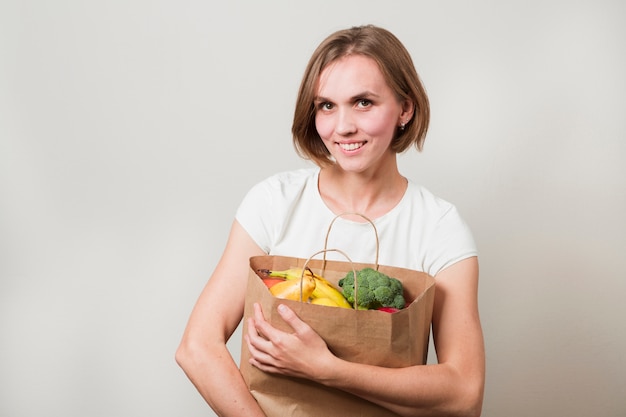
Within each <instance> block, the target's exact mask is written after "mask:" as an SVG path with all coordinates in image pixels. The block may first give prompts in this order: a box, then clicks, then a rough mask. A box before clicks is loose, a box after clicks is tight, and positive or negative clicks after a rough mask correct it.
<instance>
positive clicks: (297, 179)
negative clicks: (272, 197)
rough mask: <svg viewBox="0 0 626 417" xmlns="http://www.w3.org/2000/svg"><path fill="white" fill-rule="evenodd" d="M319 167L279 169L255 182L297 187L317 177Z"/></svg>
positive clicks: (271, 185) (263, 184)
mask: <svg viewBox="0 0 626 417" xmlns="http://www.w3.org/2000/svg"><path fill="white" fill-rule="evenodd" d="M318 172H319V168H300V169H295V170H290V171H281V172H278V173H275V174H272V175H271V176H269V177H267V178H265V179H264V180H262V181H261V182H259V183H258V184H257V186H264V187H269V188H277V189H285V188H299V187H302V186H305V185H306V184H307V183H309V182H311V181H315V180H316V179H317V174H318Z"/></svg>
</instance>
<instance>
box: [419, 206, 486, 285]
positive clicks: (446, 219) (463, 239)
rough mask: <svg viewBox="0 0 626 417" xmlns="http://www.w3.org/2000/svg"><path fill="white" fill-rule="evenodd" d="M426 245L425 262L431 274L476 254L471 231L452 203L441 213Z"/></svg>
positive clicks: (435, 273) (433, 274) (434, 274)
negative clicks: (427, 248)
mask: <svg viewBox="0 0 626 417" xmlns="http://www.w3.org/2000/svg"><path fill="white" fill-rule="evenodd" d="M428 247H429V250H428V255H427V257H426V262H425V263H426V265H428V273H429V274H430V275H432V276H436V275H437V274H438V273H439V272H440V271H442V270H443V269H445V268H447V267H449V266H450V265H452V264H454V263H456V262H459V261H462V260H463V259H467V258H470V257H473V256H477V255H478V250H477V247H476V242H475V241H474V237H473V235H472V232H471V230H470V228H469V226H468V224H467V223H466V222H465V221H464V220H463V218H462V217H461V216H460V214H459V212H458V210H457V209H456V207H455V206H454V205H450V206H449V207H448V209H447V210H446V211H445V212H443V213H442V215H441V217H440V218H439V220H438V222H437V224H436V226H435V228H434V230H433V233H432V235H431V241H430V242H429V245H428Z"/></svg>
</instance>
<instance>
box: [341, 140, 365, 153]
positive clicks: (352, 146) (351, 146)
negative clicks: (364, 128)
mask: <svg viewBox="0 0 626 417" xmlns="http://www.w3.org/2000/svg"><path fill="white" fill-rule="evenodd" d="M339 146H341V149H343V150H346V151H354V150H355V149H359V148H360V147H361V146H363V143H362V142H359V143H340V144H339Z"/></svg>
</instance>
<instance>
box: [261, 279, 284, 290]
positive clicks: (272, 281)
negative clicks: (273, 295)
mask: <svg viewBox="0 0 626 417" xmlns="http://www.w3.org/2000/svg"><path fill="white" fill-rule="evenodd" d="M283 281H285V280H284V279H281V278H263V283H264V284H265V285H266V286H267V288H272V286H273V285H274V284H278V283H279V282H283Z"/></svg>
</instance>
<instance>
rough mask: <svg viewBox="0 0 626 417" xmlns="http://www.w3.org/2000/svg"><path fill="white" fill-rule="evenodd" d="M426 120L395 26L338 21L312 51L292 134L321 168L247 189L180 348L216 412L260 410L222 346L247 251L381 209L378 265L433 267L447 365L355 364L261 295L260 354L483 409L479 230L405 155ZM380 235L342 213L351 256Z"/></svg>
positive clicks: (273, 368) (342, 240)
mask: <svg viewBox="0 0 626 417" xmlns="http://www.w3.org/2000/svg"><path fill="white" fill-rule="evenodd" d="M428 121H429V107H428V99H427V96H426V93H425V91H424V89H423V87H422V84H421V82H420V80H419V77H418V75H417V73H416V71H415V69H414V67H413V63H412V60H411V58H410V56H409V54H408V52H407V51H406V50H405V48H404V47H403V45H402V44H401V43H400V42H399V41H398V39H397V38H396V37H395V36H394V35H393V34H391V33H390V32H388V31H386V30H384V29H382V28H378V27H375V26H363V27H355V28H351V29H347V30H342V31H338V32H336V33H334V34H332V35H330V36H329V37H328V38H327V39H326V40H325V41H323V42H322V44H321V45H320V46H319V47H318V49H317V50H316V51H315V52H314V54H313V56H312V57H311V60H310V62H309V65H308V67H307V69H306V71H305V75H304V78H303V81H302V85H301V87H300V91H299V95H298V101H297V104H296V109H295V116H294V124H293V128H292V132H293V137H294V143H295V145H296V148H297V150H298V152H299V153H300V154H301V155H302V156H303V157H305V158H308V159H310V160H312V161H314V162H315V163H316V165H317V166H318V167H316V168H311V169H301V170H296V171H292V172H285V173H279V174H277V175H275V176H273V177H271V178H269V179H267V180H265V181H263V182H261V183H260V184H258V185H257V186H255V187H253V189H251V190H250V192H249V193H248V195H247V196H246V198H245V199H244V201H243V202H242V204H241V205H240V207H239V209H238V211H237V215H236V219H235V221H234V222H233V225H232V229H231V233H230V236H229V239H228V242H227V245H226V248H225V250H224V253H223V255H222V258H221V259H220V261H219V263H218V265H217V267H216V269H215V271H214V273H213V275H212V277H211V279H210V280H209V282H208V283H207V285H206V287H205V289H204V290H203V291H202V293H201V295H200V298H199V300H198V302H197V304H196V306H195V307H194V310H193V312H192V314H191V318H190V320H189V323H188V326H187V328H186V330H185V333H184V336H183V340H182V342H181V344H180V347H179V349H178V351H177V354H176V359H177V361H178V363H179V364H180V365H181V366H182V368H183V369H184V371H185V372H186V373H187V375H188V377H189V378H190V379H191V381H192V382H193V384H194V385H195V386H196V387H197V389H198V390H199V392H200V393H201V395H202V396H203V397H204V398H205V400H206V401H207V402H208V403H209V405H210V406H211V407H212V408H213V409H214V410H215V411H216V412H217V413H218V414H219V415H223V416H244V415H245V416H263V415H264V414H263V412H262V411H261V410H260V409H259V407H258V405H257V404H256V402H255V400H254V398H253V397H252V396H251V394H250V393H249V392H248V390H247V388H246V385H245V383H244V381H243V379H242V377H241V374H240V373H239V370H238V368H237V366H236V363H235V362H234V361H233V359H232V357H231V356H230V354H229V352H228V350H227V349H226V342H227V340H228V338H229V337H230V336H231V334H232V333H233V331H234V330H235V329H236V327H237V325H238V324H239V323H240V321H241V319H242V316H243V306H244V298H245V293H244V290H243V289H244V288H245V287H246V282H247V281H246V280H247V276H248V268H249V266H248V265H249V262H248V260H249V258H250V257H251V256H256V255H266V254H272V255H284V256H292V257H300V258H308V257H309V256H310V255H312V254H313V253H315V252H317V251H318V250H319V249H321V247H322V245H323V239H324V235H325V232H326V230H327V227H328V225H329V224H330V222H331V221H332V219H333V218H334V217H335V216H336V215H337V214H341V213H360V214H362V215H364V216H366V217H367V218H369V219H372V220H373V222H374V224H375V225H376V229H377V231H378V233H379V238H380V254H379V263H380V264H383V265H392V266H397V267H403V268H408V269H416V270H422V271H425V272H428V273H429V274H431V275H433V276H434V277H435V280H436V291H435V303H434V311H433V339H434V344H435V348H436V352H437V358H438V363H437V364H435V365H419V366H412V367H407V368H399V369H390V368H382V367H376V366H369V365H362V364H357V363H350V362H346V361H344V360H341V359H339V358H337V357H336V356H334V355H333V354H332V353H331V352H330V351H329V350H328V348H327V347H326V344H325V343H324V341H323V340H322V339H321V338H320V337H319V336H318V335H317V334H316V333H315V332H314V331H312V329H311V328H310V327H309V326H308V325H307V324H306V323H304V322H303V321H301V320H300V319H299V318H298V317H297V316H296V315H295V314H294V313H293V311H292V310H290V309H289V308H286V307H285V308H282V309H279V310H280V311H281V316H282V317H283V319H284V320H285V321H286V322H287V323H289V324H290V325H291V327H292V328H293V332H289V333H284V332H282V331H279V330H277V329H275V328H273V327H272V326H271V325H269V324H268V323H267V322H266V321H265V320H264V318H263V313H262V311H261V310H260V308H258V306H256V308H255V316H254V317H253V318H251V319H250V322H249V331H248V333H247V334H246V335H245V338H246V343H247V344H248V348H249V349H250V352H251V356H252V358H251V363H252V365H254V366H256V367H258V368H259V369H261V370H263V371H265V372H272V373H278V374H284V375H290V376H297V377H302V378H308V379H311V380H314V381H316V382H318V383H321V384H325V385H327V386H330V387H334V388H338V389H341V390H344V391H347V392H350V393H352V394H355V395H357V396H360V397H362V398H364V399H367V400H369V401H371V402H374V403H376V404H379V405H381V406H383V407H385V408H388V409H390V410H392V411H394V412H396V413H397V414H399V415H405V416H411V415H420V416H426V415H464V416H465V415H466V416H478V415H480V412H481V407H482V398H483V387H484V374H485V371H484V347H483V338H482V330H481V325H480V320H479V315H478V302H477V290H478V261H477V256H476V249H475V246H474V242H473V240H472V236H471V232H470V231H469V229H468V228H467V226H466V224H465V223H464V222H463V220H462V219H461V217H460V216H459V215H458V213H457V211H456V209H455V208H454V206H452V205H451V204H449V203H447V202H445V201H443V200H441V199H438V198H437V197H435V196H434V195H432V194H431V193H429V192H428V191H427V190H426V189H425V188H423V187H421V186H419V185H417V184H415V183H413V182H411V181H408V180H407V179H406V178H405V177H403V176H402V175H401V174H400V172H399V170H398V166H397V158H396V156H397V154H398V153H399V152H403V151H405V150H407V149H408V148H409V147H411V146H412V145H414V146H416V147H417V148H418V149H421V147H422V144H423V141H424V137H425V135H426V131H427V128H428ZM372 233H373V232H372V229H371V225H370V224H369V223H367V222H365V221H364V220H363V218H362V217H360V216H356V215H354V216H352V217H350V216H347V217H341V218H340V219H339V220H338V221H337V222H336V226H335V225H334V226H333V231H332V234H331V240H333V244H332V246H333V247H338V248H341V249H342V250H344V251H345V252H347V253H349V254H350V256H351V259H352V260H353V261H355V262H366V263H368V262H369V263H372V260H373V256H374V253H375V252H374V251H375V244H376V243H375V239H373V237H372ZM233 288H241V289H242V290H241V291H233ZM302 358H306V361H302V360H301V359H302Z"/></svg>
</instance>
